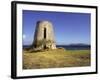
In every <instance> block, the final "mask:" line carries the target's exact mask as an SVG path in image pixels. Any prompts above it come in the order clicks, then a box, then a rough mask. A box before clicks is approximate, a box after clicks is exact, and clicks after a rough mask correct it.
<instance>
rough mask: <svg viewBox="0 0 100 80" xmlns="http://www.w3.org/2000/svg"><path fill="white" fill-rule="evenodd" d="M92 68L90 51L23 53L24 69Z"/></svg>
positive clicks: (62, 50) (58, 50) (60, 50)
mask: <svg viewBox="0 0 100 80" xmlns="http://www.w3.org/2000/svg"><path fill="white" fill-rule="evenodd" d="M78 66H90V50H65V49H55V50H45V51H42V52H29V51H23V69H40V68H60V67H78Z"/></svg>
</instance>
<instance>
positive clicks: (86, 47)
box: [23, 45, 91, 50]
mask: <svg viewBox="0 0 100 80" xmlns="http://www.w3.org/2000/svg"><path fill="white" fill-rule="evenodd" d="M29 47H30V46H29V45H24V46H23V48H24V49H25V48H29ZM56 47H57V48H64V49H66V50H90V48H91V46H90V45H56Z"/></svg>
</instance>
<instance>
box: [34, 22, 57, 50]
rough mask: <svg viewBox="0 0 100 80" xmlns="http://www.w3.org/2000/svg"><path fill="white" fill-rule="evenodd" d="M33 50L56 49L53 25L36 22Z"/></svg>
mask: <svg viewBox="0 0 100 80" xmlns="http://www.w3.org/2000/svg"><path fill="white" fill-rule="evenodd" d="M33 48H34V49H37V50H38V49H56V44H55V39H54V31H53V25H52V23H51V22H49V21H38V22H37V24H36V30H35V34H34V41H33Z"/></svg>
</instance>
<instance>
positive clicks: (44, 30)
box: [44, 28, 46, 39]
mask: <svg viewBox="0 0 100 80" xmlns="http://www.w3.org/2000/svg"><path fill="white" fill-rule="evenodd" d="M44 39H46V28H44Z"/></svg>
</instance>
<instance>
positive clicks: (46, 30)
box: [44, 28, 47, 49]
mask: <svg viewBox="0 0 100 80" xmlns="http://www.w3.org/2000/svg"><path fill="white" fill-rule="evenodd" d="M46 31H47V30H46V28H44V49H46Z"/></svg>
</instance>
